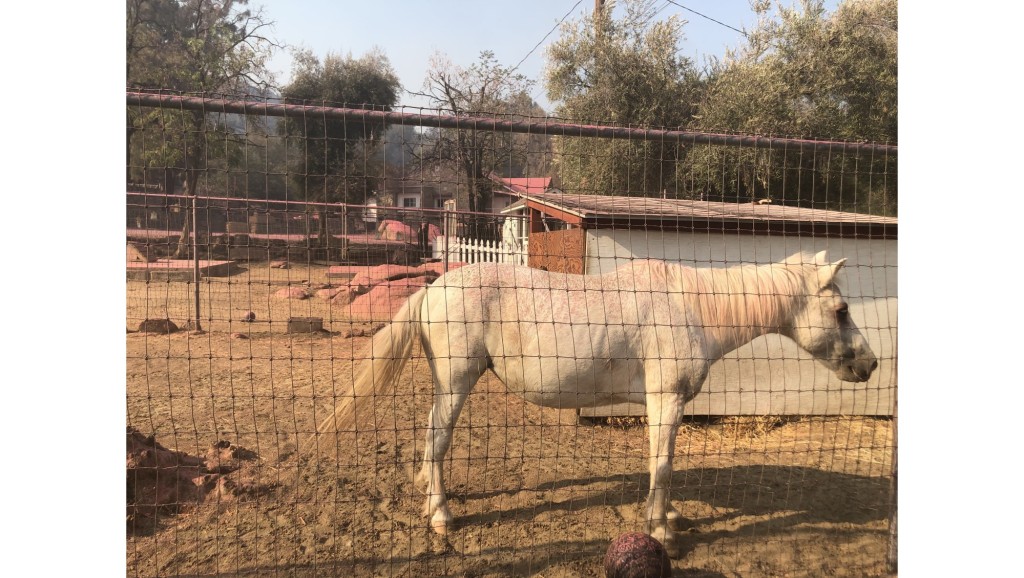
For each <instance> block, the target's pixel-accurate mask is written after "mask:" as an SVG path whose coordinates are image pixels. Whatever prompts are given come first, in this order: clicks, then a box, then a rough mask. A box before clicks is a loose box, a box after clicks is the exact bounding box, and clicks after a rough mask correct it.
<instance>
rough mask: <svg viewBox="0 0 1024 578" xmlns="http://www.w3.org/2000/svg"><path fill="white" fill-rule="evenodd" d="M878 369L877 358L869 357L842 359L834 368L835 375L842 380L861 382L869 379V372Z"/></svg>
mask: <svg viewBox="0 0 1024 578" xmlns="http://www.w3.org/2000/svg"><path fill="white" fill-rule="evenodd" d="M876 369H878V360H877V359H875V358H874V357H873V356H872V357H869V358H854V359H843V360H840V361H839V364H838V367H836V369H835V373H836V377H838V378H839V379H841V380H843V381H852V382H861V381H867V380H869V379H871V374H872V373H874V371H875V370H876Z"/></svg>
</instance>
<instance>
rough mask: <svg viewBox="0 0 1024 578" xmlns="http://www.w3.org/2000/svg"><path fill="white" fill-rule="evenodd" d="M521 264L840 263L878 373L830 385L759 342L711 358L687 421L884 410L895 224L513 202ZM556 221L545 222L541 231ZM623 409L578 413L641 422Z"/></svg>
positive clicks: (628, 202)
mask: <svg viewBox="0 0 1024 578" xmlns="http://www.w3.org/2000/svg"><path fill="white" fill-rule="evenodd" d="M524 204H525V205H526V208H527V212H528V215H529V218H530V237H529V253H530V257H529V261H530V266H533V267H541V268H545V269H548V270H558V271H566V272H572V273H586V274H595V273H604V272H607V271H610V270H612V269H614V268H615V267H616V266H618V265H621V264H622V263H624V262H625V261H626V260H629V259H643V258H655V259H663V260H667V261H676V262H680V263H684V264H687V265H690V266H694V267H728V266H733V265H737V264H740V263H754V264H763V263H770V262H773V261H778V260H781V259H783V258H785V257H787V256H789V255H791V254H793V253H795V252H797V251H801V250H806V251H812V252H818V251H822V250H827V251H828V252H829V256H830V258H832V259H839V258H846V259H847V264H846V266H845V267H844V268H843V272H842V273H841V274H840V287H841V288H842V290H843V294H844V295H845V296H846V297H847V300H848V302H849V304H850V313H851V315H852V317H853V319H854V321H855V322H856V323H857V325H858V326H859V327H860V329H861V332H862V333H863V334H864V336H865V338H866V339H867V340H868V343H869V344H870V345H871V348H872V350H873V351H874V352H875V354H876V355H877V356H878V359H879V368H878V369H877V370H876V371H875V373H874V375H872V377H871V379H870V380H869V381H867V382H864V383H847V382H843V381H840V380H839V379H837V378H836V377H835V375H834V374H832V372H831V371H829V370H827V369H826V368H824V367H823V366H821V365H820V364H818V363H817V362H815V361H814V360H813V359H812V358H811V357H810V356H809V355H808V354H806V353H804V352H803V351H802V350H801V349H800V348H799V347H797V346H796V344H795V343H794V342H792V341H791V340H789V339H788V338H785V337H781V336H779V335H769V336H764V337H760V338H758V339H756V340H754V341H753V342H752V343H750V344H748V345H745V346H743V347H741V348H740V349H738V350H736V351H734V352H732V353H731V354H729V355H727V356H726V357H725V358H724V359H722V360H720V361H718V362H717V363H715V364H714V365H713V366H712V368H711V372H710V374H709V376H708V379H707V381H706V382H705V384H704V388H703V390H702V391H701V393H700V394H699V395H698V396H697V397H696V398H695V399H694V400H693V401H691V402H690V404H688V406H687V413H689V414H692V415H768V414H771V415H892V413H893V409H894V402H895V399H896V363H895V362H896V332H897V321H896V319H897V316H896V312H897V285H896V273H897V269H896V267H897V261H896V256H897V247H896V245H897V242H896V236H897V221H896V219H895V218H892V217H879V216H874V215H865V214H858V213H848V212H839V211H827V210H820V209H808V208H800V207H788V206H781V205H772V204H757V203H750V204H736V203H718V202H709V201H693V200H673V199H657V198H639V197H615V196H596V195H569V194H564V193H561V192H557V191H549V192H546V193H539V194H531V195H530V196H529V197H527V198H525V199H524ZM553 223H555V226H552V224H553ZM643 414H644V411H643V407H642V406H635V405H628V404H622V405H618V406H610V407H603V408H595V409H588V410H582V411H581V415H584V416H591V417H594V416H611V415H643Z"/></svg>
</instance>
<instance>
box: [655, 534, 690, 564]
mask: <svg viewBox="0 0 1024 578" xmlns="http://www.w3.org/2000/svg"><path fill="white" fill-rule="evenodd" d="M651 537H652V538H654V539H655V540H657V541H659V542H661V545H662V546H664V547H665V552H667V553H668V557H669V558H672V559H673V560H677V559H679V558H682V557H683V545H682V544H681V543H680V540H679V535H678V534H676V533H675V532H672V531H671V530H668V531H665V530H664V529H663V528H659V529H657V530H655V531H654V532H652V533H651Z"/></svg>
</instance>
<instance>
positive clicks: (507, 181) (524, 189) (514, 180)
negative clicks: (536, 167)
mask: <svg viewBox="0 0 1024 578" xmlns="http://www.w3.org/2000/svg"><path fill="white" fill-rule="evenodd" d="M489 178H490V179H491V180H492V181H493V182H494V184H495V185H497V186H496V187H494V189H493V190H492V191H491V209H490V211H489V212H491V213H496V214H498V213H502V212H503V211H504V210H505V209H507V208H508V207H509V206H510V205H512V204H514V203H516V202H517V201H519V199H521V198H523V197H524V196H526V195H530V194H533V193H543V192H544V191H546V190H548V189H549V188H550V187H551V177H501V176H498V175H496V174H495V173H491V174H490V175H489Z"/></svg>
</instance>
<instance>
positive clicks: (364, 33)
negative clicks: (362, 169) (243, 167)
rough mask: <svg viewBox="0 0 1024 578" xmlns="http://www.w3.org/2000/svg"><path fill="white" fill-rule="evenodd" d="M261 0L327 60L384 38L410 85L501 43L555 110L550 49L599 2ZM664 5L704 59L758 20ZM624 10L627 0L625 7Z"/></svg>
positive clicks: (738, 5) (278, 23)
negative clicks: (432, 64) (547, 71)
mask: <svg viewBox="0 0 1024 578" xmlns="http://www.w3.org/2000/svg"><path fill="white" fill-rule="evenodd" d="M838 4H839V2H838V0H827V1H826V2H825V8H826V10H828V11H829V12H831V11H832V10H834V9H835V7H836V6H837V5H838ZM260 6H262V7H263V11H264V17H265V18H266V19H267V20H271V21H273V22H274V27H273V31H272V35H273V36H274V37H275V38H276V40H277V41H278V42H279V43H281V44H286V45H291V46H297V47H302V48H305V49H309V50H312V51H313V53H314V54H315V55H316V56H318V57H319V58H321V59H322V58H323V57H324V56H326V55H327V54H328V53H329V52H333V53H336V54H342V55H345V54H349V53H351V54H352V55H353V56H354V57H359V56H361V55H363V54H365V53H367V52H368V51H370V50H371V49H372V48H373V47H374V46H377V47H380V48H381V49H382V50H383V51H384V53H385V54H386V55H387V56H388V59H389V60H390V61H391V64H392V66H393V67H394V69H395V72H396V74H398V78H399V79H400V80H401V82H402V85H403V87H404V88H405V89H406V90H412V91H420V90H421V89H422V87H423V80H424V79H425V77H426V72H427V69H428V64H429V61H430V58H431V56H432V55H433V54H435V53H436V52H441V53H444V54H446V55H447V56H448V57H449V58H450V59H451V61H452V62H453V63H454V64H456V65H459V66H469V65H471V64H472V63H473V62H475V61H476V60H477V58H478V56H479V54H480V52H481V51H483V50H491V51H493V52H494V54H495V57H496V58H497V60H498V62H499V63H500V64H501V65H502V66H506V67H511V66H515V65H516V64H518V63H519V62H520V61H522V64H521V65H520V66H519V72H521V73H522V74H524V75H526V76H527V77H528V78H530V79H533V80H536V81H537V83H536V85H535V86H534V90H533V97H534V100H536V101H537V102H538V104H540V105H541V106H542V107H543V108H544V109H545V110H546V111H548V112H550V111H551V103H550V102H548V100H547V98H546V96H545V94H544V87H543V84H542V82H541V79H542V73H543V69H544V64H545V54H544V48H545V46H547V45H548V44H550V43H551V42H553V41H555V40H557V38H558V36H559V30H558V29H557V28H556V25H557V24H558V23H559V21H561V20H562V19H563V18H566V19H567V20H578V19H579V18H580V17H581V16H582V15H583V14H584V13H585V12H588V11H592V10H593V9H594V0H519V1H515V2H496V1H493V0H486V1H480V0H477V1H470V0H432V1H411V0H399V1H397V2H389V3H387V4H385V3H383V2H381V3H377V2H338V1H336V0H335V1H331V0H250V7H252V8H256V7H260ZM681 6H683V7H685V8H689V9H690V10H693V11H696V12H699V13H700V14H702V15H704V16H706V17H707V18H705V17H702V16H699V15H697V14H695V13H694V12H691V11H688V10H685V9H684V8H682V7H681ZM655 9H656V10H659V12H658V14H657V17H658V18H668V17H669V16H671V15H674V14H675V15H679V16H680V17H681V18H682V19H684V20H686V21H687V23H686V24H685V25H684V27H683V35H684V39H683V42H682V44H681V45H680V52H681V53H682V54H683V55H684V56H688V57H690V58H692V59H693V60H694V61H695V62H697V63H698V64H699V63H701V62H703V60H704V58H705V56H708V55H715V56H719V57H720V56H723V55H724V54H725V50H726V47H736V46H738V45H739V44H740V42H741V40H742V38H743V36H742V34H741V33H740V32H737V31H736V30H733V29H730V28H729V27H732V28H736V29H740V30H743V29H744V27H746V28H750V27H752V26H753V25H754V23H755V22H756V21H757V19H756V16H755V15H754V13H753V11H752V10H751V9H750V5H749V3H748V1H747V0H671V1H669V0H657V1H656V2H655ZM621 11H622V8H621V7H619V8H618V9H617V13H618V12H621ZM567 15H568V16H567ZM709 18H710V19H709ZM711 19H713V20H716V21H718V22H714V21H712V20H711ZM524 59H525V60H524ZM291 64H292V57H291V55H290V54H289V52H288V51H286V50H281V51H278V53H277V54H276V55H275V57H274V58H273V60H272V61H271V63H270V68H271V71H272V72H274V73H275V75H277V78H278V82H279V83H280V84H286V83H287V82H288V79H289V78H290V76H291ZM400 104H405V105H410V106H428V103H427V102H426V101H425V100H424V99H423V98H416V97H413V96H411V95H409V94H408V93H406V94H404V95H403V96H402V97H400Z"/></svg>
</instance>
